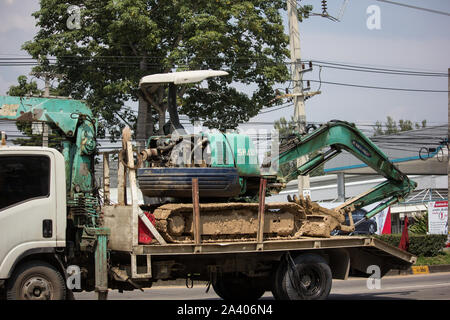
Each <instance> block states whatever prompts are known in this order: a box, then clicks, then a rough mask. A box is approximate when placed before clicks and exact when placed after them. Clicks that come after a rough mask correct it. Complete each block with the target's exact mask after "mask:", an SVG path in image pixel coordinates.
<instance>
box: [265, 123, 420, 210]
mask: <svg viewBox="0 0 450 320" xmlns="http://www.w3.org/2000/svg"><path fill="white" fill-rule="evenodd" d="M324 147H329V150H327V151H326V152H321V153H319V154H318V155H316V156H315V157H313V158H311V159H310V160H309V161H307V162H306V163H304V164H303V165H301V166H300V167H298V168H297V170H296V171H295V172H294V173H292V174H290V175H288V176H287V177H285V178H286V179H287V181H289V180H292V179H294V178H295V177H297V176H298V175H306V174H308V173H309V172H310V171H311V170H313V169H314V168H316V167H318V166H319V165H321V164H322V163H324V162H326V161H328V160H330V159H331V158H333V157H335V156H336V155H338V154H339V153H340V152H342V150H346V151H348V152H350V153H351V154H353V155H354V156H355V157H356V158H358V159H360V160H361V161H362V162H364V163H365V164H367V165H368V166H369V167H371V168H372V169H374V170H375V171H377V172H378V173H379V174H381V175H382V176H384V177H385V178H386V179H387V180H386V181H384V182H382V183H380V184H379V185H377V186H376V187H374V188H373V189H371V190H369V191H368V192H365V193H363V194H361V195H358V196H356V197H354V198H352V199H349V200H348V201H346V202H345V203H344V204H342V205H341V206H339V207H337V208H335V210H337V211H341V210H343V211H344V212H350V211H353V210H355V209H358V208H362V207H365V206H367V205H369V204H372V203H375V202H379V201H382V200H384V199H387V198H388V200H386V201H385V202H383V203H382V204H380V205H378V206H377V207H376V208H374V209H372V210H371V211H369V212H368V213H367V215H366V218H371V217H373V216H374V215H376V214H377V213H378V212H380V211H381V210H383V209H384V208H386V207H388V206H389V205H392V204H394V203H396V202H398V201H400V200H401V199H404V198H405V197H406V196H407V195H408V194H409V193H411V192H412V191H413V190H414V189H415V188H416V187H417V183H416V182H414V181H411V180H409V178H408V177H407V176H406V175H405V174H403V173H402V172H401V171H400V170H398V169H397V168H396V167H394V165H393V164H392V162H391V161H389V159H388V157H387V156H386V155H385V154H384V153H383V152H382V151H381V150H380V149H379V148H378V147H377V146H376V145H375V144H373V142H372V141H370V139H369V138H367V137H366V136H365V135H364V134H363V133H362V132H361V131H360V130H358V129H357V128H356V126H355V125H354V124H351V123H348V122H345V121H331V122H328V123H327V124H325V125H323V126H321V127H320V128H318V129H316V130H314V131H313V132H311V133H310V134H307V135H300V134H295V135H294V136H293V138H291V139H289V141H288V142H286V143H284V144H282V145H281V146H280V152H279V156H278V157H277V158H276V159H274V160H275V161H278V163H279V165H281V164H283V163H286V162H289V161H291V160H294V159H297V158H300V157H302V156H305V155H308V154H311V153H313V152H316V151H319V150H322V149H323V148H324ZM273 163H274V161H273V160H272V164H273ZM287 181H285V182H287Z"/></svg>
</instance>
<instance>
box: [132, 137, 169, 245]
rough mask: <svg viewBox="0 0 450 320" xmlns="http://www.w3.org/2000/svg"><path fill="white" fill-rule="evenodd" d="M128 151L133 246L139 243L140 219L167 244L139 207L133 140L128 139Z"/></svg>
mask: <svg viewBox="0 0 450 320" xmlns="http://www.w3.org/2000/svg"><path fill="white" fill-rule="evenodd" d="M125 144H126V152H127V164H128V179H129V182H130V189H131V205H132V207H133V213H132V216H131V228H132V232H131V233H132V236H133V240H132V243H133V246H136V245H138V242H139V241H138V237H139V234H138V223H139V219H141V220H142V222H143V223H144V224H145V226H146V227H147V228H148V229H149V230H150V232H151V233H152V234H153V236H154V237H155V238H156V240H157V241H158V242H159V243H160V244H167V243H166V241H165V240H164V239H163V238H162V236H161V235H160V234H159V232H158V231H157V230H156V228H155V226H154V225H153V223H151V222H150V220H149V219H148V218H147V216H146V215H145V214H144V212H143V211H142V210H141V208H140V207H139V197H138V187H137V183H136V167H135V164H134V156H133V146H132V144H131V141H126V143H125Z"/></svg>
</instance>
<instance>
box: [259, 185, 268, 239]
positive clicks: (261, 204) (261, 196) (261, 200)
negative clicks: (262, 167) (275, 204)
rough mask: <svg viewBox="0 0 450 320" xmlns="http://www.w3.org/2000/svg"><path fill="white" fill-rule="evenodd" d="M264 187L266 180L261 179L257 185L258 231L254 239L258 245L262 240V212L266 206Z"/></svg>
mask: <svg viewBox="0 0 450 320" xmlns="http://www.w3.org/2000/svg"><path fill="white" fill-rule="evenodd" d="M266 185H267V180H266V179H261V180H260V183H259V206H258V231H257V235H256V239H257V242H258V243H260V244H261V243H262V242H263V240H264V210H265V205H266Z"/></svg>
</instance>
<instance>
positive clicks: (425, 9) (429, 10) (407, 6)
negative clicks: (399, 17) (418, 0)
mask: <svg viewBox="0 0 450 320" xmlns="http://www.w3.org/2000/svg"><path fill="white" fill-rule="evenodd" d="M377 1H378V2H384V3H389V4H393V5H397V6H402V7H406V8H411V9H416V10H421V11H426V12H431V13H436V14H442V15H445V16H450V13H448V12H444V11H440V10H433V9H427V8H422V7H417V6H412V5H410V4H405V3H399V2H395V1H388V0H377Z"/></svg>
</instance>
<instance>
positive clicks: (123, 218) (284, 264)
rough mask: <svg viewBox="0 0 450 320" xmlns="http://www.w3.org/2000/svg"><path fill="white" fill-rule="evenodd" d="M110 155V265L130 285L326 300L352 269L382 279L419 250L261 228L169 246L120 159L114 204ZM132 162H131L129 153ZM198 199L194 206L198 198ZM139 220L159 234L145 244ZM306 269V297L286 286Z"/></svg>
mask: <svg viewBox="0 0 450 320" xmlns="http://www.w3.org/2000/svg"><path fill="white" fill-rule="evenodd" d="M128 150H131V145H129V146H128ZM108 159H109V154H104V168H105V170H104V172H103V174H104V186H105V190H106V191H105V192H104V194H103V195H104V198H105V199H104V203H105V204H106V205H105V206H104V207H103V226H104V227H105V228H107V229H109V231H110V234H109V236H108V250H109V251H110V260H111V261H110V265H115V266H116V267H115V268H114V272H113V273H114V274H116V277H115V279H116V280H117V279H121V280H122V281H124V282H128V283H129V284H131V286H130V287H129V289H135V288H141V287H149V286H151V285H152V283H154V282H156V281H164V280H176V279H190V280H200V281H210V282H211V283H212V284H213V287H214V289H215V290H216V292H217V293H218V294H219V296H221V297H222V298H224V299H257V298H259V297H260V296H262V294H264V292H266V291H272V293H273V294H274V296H275V298H277V299H296V298H301V299H323V298H326V297H327V296H328V293H329V291H330V289H331V282H332V279H347V278H348V277H349V275H350V274H353V275H358V276H366V277H369V276H376V277H382V276H384V275H385V274H386V273H387V272H388V271H389V270H391V269H399V270H404V269H407V268H409V267H410V266H411V265H412V264H414V263H415V261H416V257H415V256H414V255H412V254H410V253H408V252H406V251H404V250H401V249H399V248H396V247H393V246H390V245H388V244H386V243H385V242H383V241H381V240H379V239H376V238H374V237H371V236H345V235H337V236H330V237H329V238H319V237H317V238H315V237H300V238H298V239H273V238H268V239H265V238H264V237H263V236H262V235H261V234H260V233H261V230H260V229H258V230H257V232H256V233H257V234H256V237H255V239H256V240H246V241H242V239H240V240H234V241H232V240H228V241H220V242H219V241H213V240H206V241H205V240H202V239H201V227H200V228H199V230H200V231H199V232H198V233H196V237H195V241H194V242H192V243H167V242H166V241H164V239H163V238H162V237H161V236H160V235H159V234H158V231H157V230H156V229H155V228H154V227H153V224H152V223H151V222H150V221H149V219H148V218H147V217H146V215H145V214H144V213H143V211H142V209H141V208H140V206H139V205H138V204H137V202H138V200H137V199H138V195H137V192H138V187H137V185H136V177H135V170H133V169H132V168H131V167H128V168H125V167H123V164H122V163H119V170H118V172H119V177H118V181H119V182H118V187H119V188H121V189H122V190H121V191H119V192H118V195H119V198H118V202H119V204H116V205H108V201H109V194H108V190H109V184H108V183H109V171H108V170H109V165H108V164H109V160H108ZM129 160H131V161H132V155H131V154H129ZM131 161H130V162H128V163H131ZM126 171H128V175H127V176H128V182H129V188H130V189H131V203H130V204H127V203H126V202H127V200H126V199H125V198H126V196H125V195H126V190H125V182H124V181H123V180H124V179H123V177H124V176H125V175H124V172H126ZM194 192H195V190H194ZM193 202H194V205H193V208H195V199H194V201H193ZM195 211H196V210H195V209H193V224H194V225H197V226H200V225H201V210H199V212H198V214H197V215H198V216H197V215H196V213H195ZM196 216H197V217H196ZM196 219H198V220H199V221H197V220H196ZM139 221H142V222H141V223H144V224H145V226H147V227H148V228H149V229H150V230H151V233H152V234H153V235H154V239H153V242H152V243H151V244H146V245H143V244H140V243H139V240H138V239H139ZM197 228H198V227H197ZM323 265H326V266H325V269H323ZM303 267H305V268H306V269H305V270H307V271H305V272H304V273H303V276H299V278H302V277H303V278H302V279H303V280H301V281H300V282H302V281H306V283H308V285H307V288H304V289H305V290H306V291H305V292H307V293H308V294H306V295H305V296H299V295H298V294H295V293H292V292H293V290H292V289H289V288H288V289H287V288H286V286H288V287H290V286H294V287H295V281H293V279H294V277H295V272H296V271H295V270H301V269H302V268H303ZM321 268H322V269H321ZM327 270H329V272H327ZM120 274H121V275H122V277H120V276H118V275H120ZM305 274H306V280H305V276H304V275H305ZM293 282H294V283H293ZM300 282H299V283H297V286H302V284H301V283H300ZM104 286H105V287H109V288H111V287H112V288H114V287H115V286H114V285H106V284H105V285H104ZM119 287H120V286H119ZM119 289H120V288H119ZM122 289H123V288H122ZM297 289H298V288H297ZM294 291H295V290H294ZM286 292H289V294H287V293H286Z"/></svg>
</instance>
